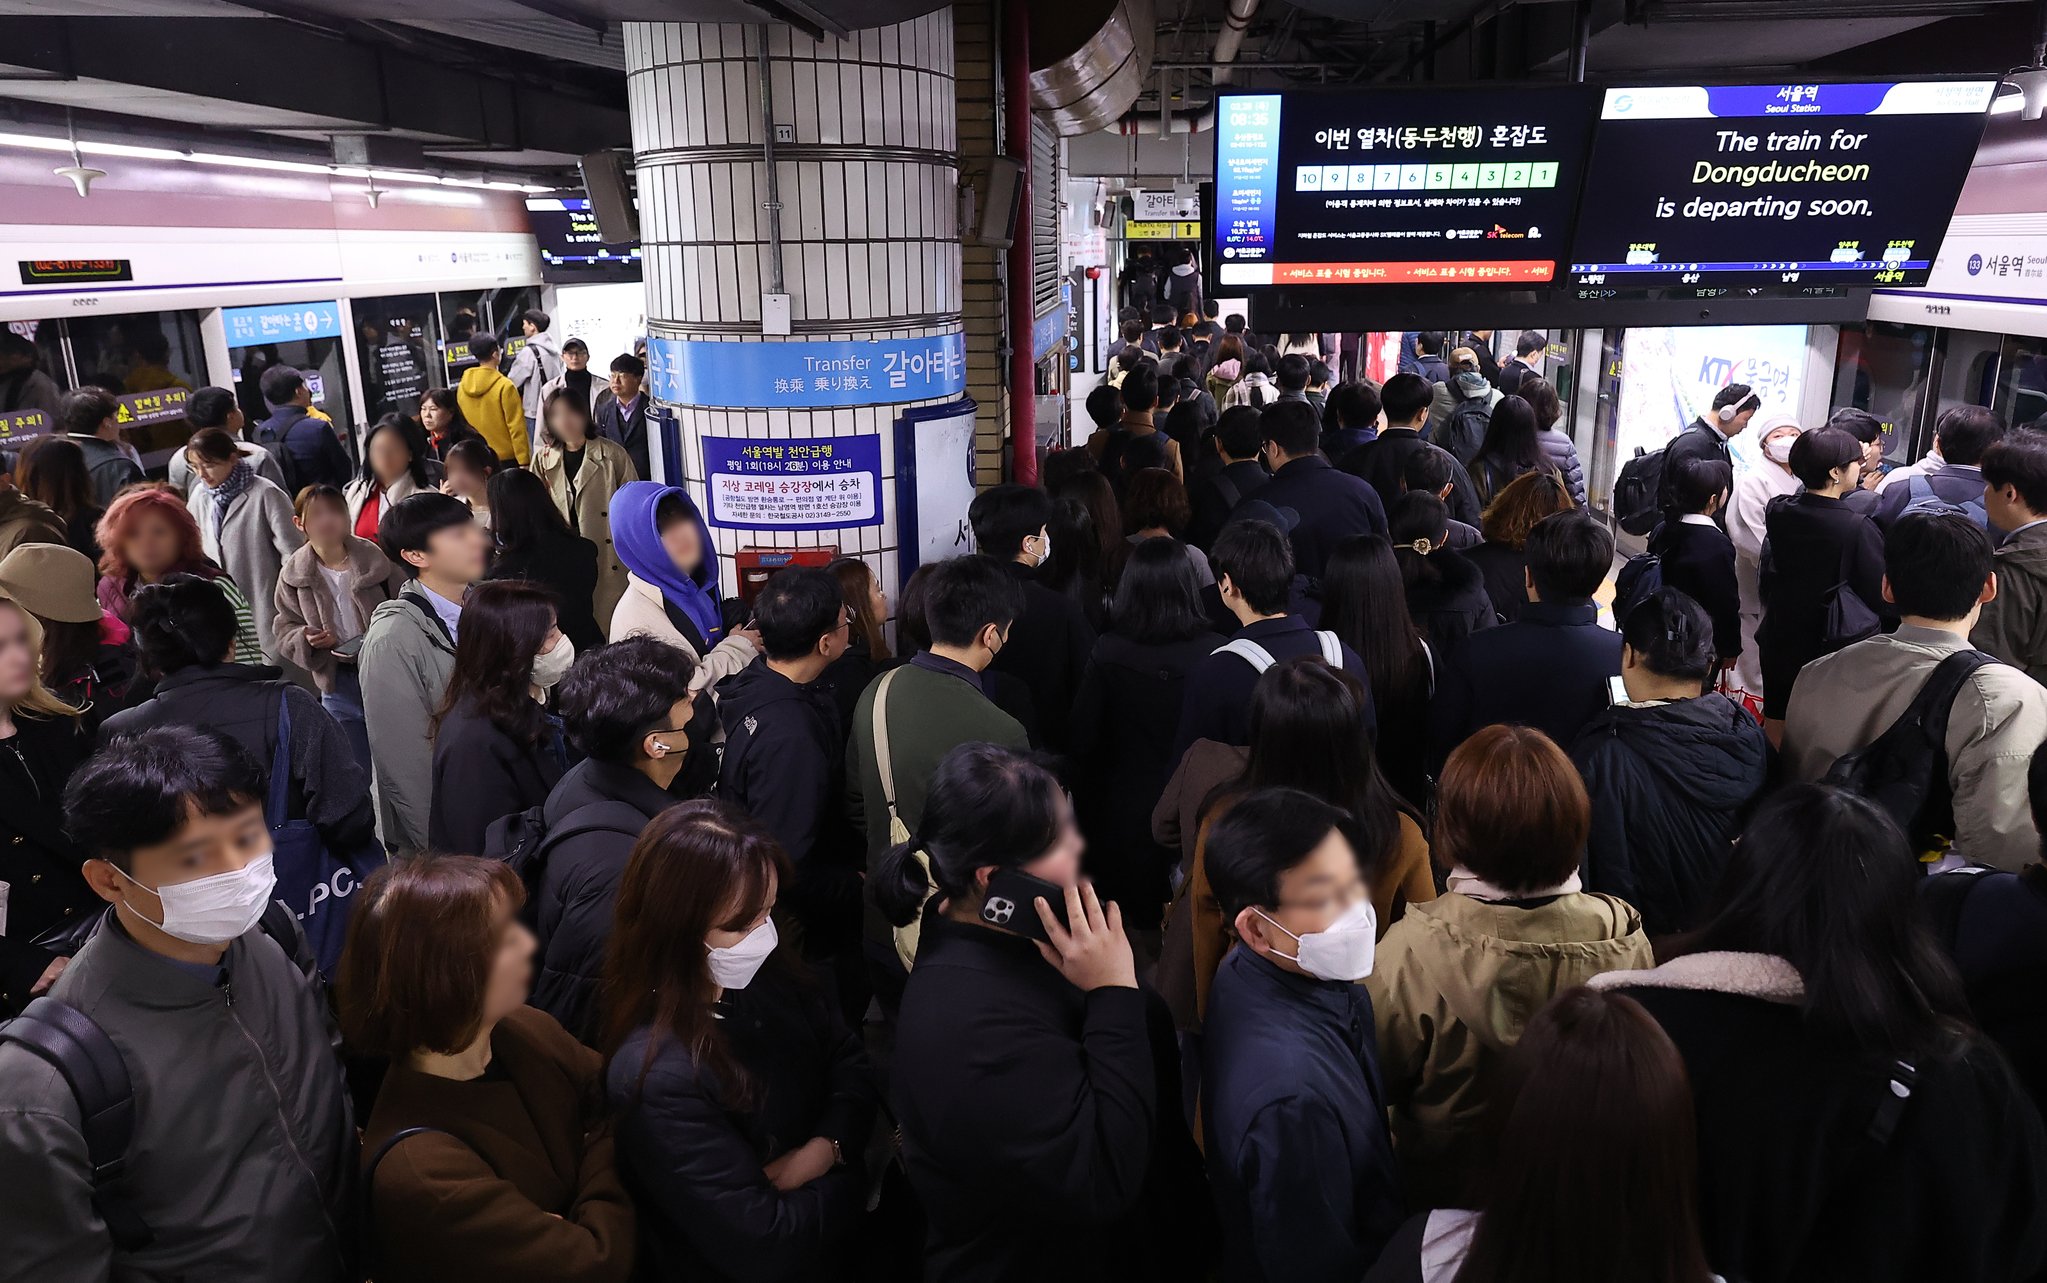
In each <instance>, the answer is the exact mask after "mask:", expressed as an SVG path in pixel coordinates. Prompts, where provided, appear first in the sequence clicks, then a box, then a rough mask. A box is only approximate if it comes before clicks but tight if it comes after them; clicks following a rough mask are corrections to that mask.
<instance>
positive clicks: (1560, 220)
mask: <svg viewBox="0 0 2047 1283" xmlns="http://www.w3.org/2000/svg"><path fill="white" fill-rule="evenodd" d="M1597 108H1598V96H1597V93H1596V91H1593V90H1589V89H1586V88H1584V87H1581V86H1553V87H1542V88H1517V89H1485V88H1475V89H1441V90H1437V89H1428V90H1384V91H1377V92H1361V93H1319V92H1317V93H1289V94H1226V95H1224V96H1222V97H1221V98H1220V99H1219V100H1218V101H1217V106H1216V131H1215V146H1216V160H1215V241H1216V243H1215V252H1216V262H1217V264H1218V266H1217V269H1216V277H1217V283H1218V284H1220V285H1225V286H1258V285H1357V284H1400V285H1417V284H1421V285H1427V284H1445V285H1447V284H1457V285H1505V284H1530V283H1532V284H1547V283H1549V282H1550V281H1552V280H1554V279H1555V278H1556V275H1557V270H1558V265H1559V261H1560V260H1561V259H1563V257H1564V255H1565V252H1566V250H1567V248H1568V247H1569V244H1570V223H1571V214H1572V211H1573V210H1574V209H1575V208H1576V206H1577V201H1578V184H1579V181H1580V179H1581V177H1582V173H1583V168H1584V158H1585V149H1586V145H1587V136H1588V135H1589V133H1590V132H1591V128H1592V119H1593V115H1594V113H1595V112H1596V110H1597Z"/></svg>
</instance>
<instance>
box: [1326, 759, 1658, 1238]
mask: <svg viewBox="0 0 2047 1283" xmlns="http://www.w3.org/2000/svg"><path fill="white" fill-rule="evenodd" d="M1591 824H1592V807H1591V803H1590V801H1589V800H1588V799H1587V798H1586V794H1585V785H1584V784H1583V782H1581V781H1580V779H1579V777H1578V772H1577V769H1576V768H1575V767H1573V766H1572V765H1571V759H1570V758H1568V757H1566V756H1565V755H1564V751H1563V750H1562V749H1560V748H1558V747H1557V746H1556V744H1555V743H1554V742H1552V741H1551V740H1550V738H1549V737H1548V736H1547V735H1544V734H1543V733H1542V732H1541V731H1538V730H1532V729H1530V728H1528V727H1525V726H1488V727H1486V728H1485V729H1484V730H1481V731H1479V732H1478V733H1477V734H1476V735H1473V736H1472V737H1471V738H1470V739H1468V740H1466V741H1465V742H1464V743H1463V744H1462V745H1461V746H1459V748H1458V749H1457V751H1456V752H1454V753H1452V754H1451V755H1450V760H1449V761H1448V762H1447V763H1446V764H1445V765H1444V767H1443V775H1442V779H1441V781H1440V783H1439V786H1438V792H1437V814H1436V827H1435V830H1434V833H1433V841H1434V846H1433V848H1432V849H1433V851H1434V853H1435V856H1436V860H1437V863H1438V864H1440V865H1442V866H1443V867H1444V868H1446V869H1448V870H1449V890H1448V892H1447V893H1446V894H1445V895H1444V896H1443V897H1442V898H1441V899H1438V900H1435V901H1433V902H1431V903H1428V904H1417V905H1413V906H1411V907H1410V908H1409V909H1408V911H1407V916H1406V917H1404V918H1402V919H1401V920H1400V921H1399V922H1397V923H1395V924H1394V925H1393V928H1392V929H1391V930H1390V931H1388V932H1387V933H1386V938H1385V939H1384V940H1382V941H1381V942H1380V944H1379V956H1378V960H1377V965H1376V966H1375V967H1374V969H1373V971H1372V975H1371V978H1370V979H1369V980H1368V981H1367V982H1366V987H1367V988H1368V989H1370V991H1371V995H1372V1009H1373V1015H1374V1018H1375V1020H1376V1023H1377V1025H1378V1030H1379V1063H1380V1066H1381V1068H1382V1069H1383V1070H1384V1072H1385V1081H1386V1095H1387V1103H1388V1105H1389V1106H1390V1107H1391V1110H1392V1117H1393V1135H1394V1138H1395V1139H1396V1140H1397V1141H1398V1142H1399V1146H1400V1158H1401V1168H1402V1170H1403V1171H1404V1173H1405V1174H1406V1176H1407V1194H1408V1201H1409V1202H1410V1203H1411V1204H1415V1205H1419V1206H1424V1207H1468V1206H1471V1205H1472V1203H1471V1200H1472V1199H1473V1198H1474V1197H1476V1196H1477V1194H1478V1193H1479V1192H1480V1191H1477V1190H1474V1189H1473V1185H1474V1183H1475V1182H1476V1180H1477V1179H1478V1178H1479V1177H1481V1176H1482V1175H1483V1173H1484V1172H1485V1171H1486V1170H1487V1168H1488V1166H1489V1163H1488V1161H1487V1152H1486V1139H1485V1132H1484V1128H1483V1126H1482V1125H1481V1119H1480V1115H1481V1113H1482V1112H1483V1109H1484V1105H1485V1102H1486V1100H1487V1099H1488V1098H1489V1097H1490V1096H1491V1094H1492V1091H1493V1088H1494V1086H1495V1084H1496V1082H1497V1080H1498V1076H1499V1074H1500V1072H1501V1069H1502V1067H1503V1066H1504V1065H1505V1063H1506V1053H1507V1051H1508V1050H1509V1049H1510V1048H1512V1047H1513V1045H1514V1043H1515V1042H1516V1041H1517V1040H1519V1038H1520V1037H1521V1031H1522V1029H1523V1028H1524V1027H1526V1025H1527V1024H1528V1021H1529V1019H1530V1018H1531V1017H1533V1016H1534V1015H1535V1013H1536V1012H1537V1011H1539V1010H1541V1009H1542V1005H1543V1004H1544V1003H1546V1002H1548V1001H1549V1000H1550V998H1551V997H1553V996H1554V995H1556V994H1557V993H1559V992H1561V991H1562V990H1564V989H1568V988H1570V987H1571V986H1572V985H1576V984H1583V983H1584V982H1585V981H1586V980H1589V979H1590V978H1592V977H1593V976H1595V975H1597V974H1599V973H1600V972H1603V971H1615V970H1627V969H1632V968H1639V967H1644V966H1648V965H1650V963H1651V962H1652V961H1653V955H1652V954H1651V952H1650V949H1649V939H1648V937H1647V936H1646V935H1645V934H1643V931H1642V919H1641V915H1639V914H1638V913H1636V912H1635V910H1634V909H1632V908H1630V907H1629V906H1628V905H1627V904H1626V903H1625V902H1623V901H1621V900H1618V899H1615V898H1614V897H1613V896H1610V895H1600V894H1595V893H1591V892H1586V891H1582V890H1580V889H1579V886H1580V884H1579V878H1578V864H1579V861H1580V859H1581V858H1582V856H1583V854H1584V851H1585V842H1586V838H1587V837H1588V835H1589V834H1590V831H1591Z"/></svg>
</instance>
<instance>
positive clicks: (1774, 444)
mask: <svg viewBox="0 0 2047 1283" xmlns="http://www.w3.org/2000/svg"><path fill="white" fill-rule="evenodd" d="M1797 443H1798V438H1797V437H1771V438H1770V439H1769V440H1768V441H1765V442H1763V453H1764V454H1765V455H1767V456H1769V458H1770V459H1771V460H1772V461H1773V462H1776V463H1789V462H1791V447H1792V446H1794V445H1796V444H1797Z"/></svg>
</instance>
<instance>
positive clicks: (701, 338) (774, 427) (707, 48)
mask: <svg viewBox="0 0 2047 1283" xmlns="http://www.w3.org/2000/svg"><path fill="white" fill-rule="evenodd" d="M762 39H765V40H766V41H767V55H768V72H769V78H770V89H769V97H770V100H771V102H772V116H773V123H774V124H775V125H776V126H779V127H781V128H779V129H778V130H777V131H776V133H777V134H778V135H779V136H771V137H770V139H769V140H768V141H770V142H772V145H773V150H774V166H775V175H776V182H777V185H778V187H779V197H780V201H781V205H782V214H781V242H782V245H781V255H782V263H783V279H784V287H783V288H784V291H785V292H786V293H787V294H788V295H789V296H790V323H789V330H790V333H789V334H787V335H786V336H782V335H771V334H763V332H762V296H763V294H764V293H767V292H769V291H770V290H771V289H772V285H771V284H770V282H771V279H772V270H771V264H772V258H773V253H774V251H773V247H772V244H771V234H770V227H769V214H768V211H767V210H766V209H764V208H763V206H764V203H765V202H766V201H767V199H768V195H767V194H768V165H767V161H766V159H765V155H764V148H763V141H764V140H763V137H762V135H763V124H762V113H761V89H760V65H759V61H758V59H759V49H760V46H759V42H760V41H761V40H762ZM625 56H626V73H627V92H628V102H629V106H630V108H631V113H632V131H633V150H634V152H635V153H636V154H637V161H638V170H639V180H638V187H639V206H640V220H641V238H642V245H643V247H644V263H645V276H646V283H647V324H648V330H649V335H650V339H651V340H652V343H651V345H650V354H649V355H650V364H656V365H657V366H658V363H659V361H660V359H661V355H660V354H661V353H662V352H664V351H665V352H675V351H680V350H683V349H682V348H681V347H678V346H677V345H674V344H669V345H668V346H666V347H664V343H663V341H664V340H679V341H683V343H684V344H686V345H688V350H689V351H691V352H693V353H695V354H696V356H697V358H698V362H699V367H698V369H699V377H697V378H695V379H694V380H691V379H683V378H675V377H669V378H666V379H664V378H663V377H661V373H662V372H661V371H660V370H659V369H658V368H657V370H656V371H655V373H654V375H653V376H652V377H650V383H649V387H650V390H651V391H652V393H653V395H654V397H655V400H656V402H657V404H661V405H663V406H665V407H666V408H667V409H668V410H669V411H670V412H671V413H672V414H673V415H674V416H675V418H676V420H677V422H678V425H679V429H680V431H679V433H678V434H676V444H677V445H678V446H679V451H678V454H679V457H678V458H675V459H665V460H663V461H662V462H661V463H660V464H659V465H657V466H658V467H660V468H661V470H662V471H664V472H665V473H666V475H667V476H668V478H670V479H675V480H678V481H679V483H680V484H683V485H685V486H687V487H688V489H689V490H690V492H691V493H692V495H693V496H695V497H696V499H697V500H698V502H699V504H700V505H703V506H704V510H705V512H706V515H707V516H708V515H709V514H710V512H711V508H710V506H709V503H708V495H707V493H706V480H705V478H706V451H705V445H704V443H705V441H706V439H707V438H709V439H718V438H735V437H736V438H749V439H752V440H755V441H759V442H762V443H765V444H767V445H769V446H774V445H775V444H776V443H782V442H796V443H804V444H805V445H806V446H808V445H809V443H813V442H817V441H822V440H827V439H830V438H836V437H852V436H861V435H878V436H879V437H880V451H881V454H880V458H881V474H882V475H881V491H882V498H883V502H882V503H881V509H882V514H883V521H882V523H881V524H880V525H875V526H860V527H847V528H837V529H829V528H828V529H822V530H812V531H795V530H788V529H770V530H748V529H729V528H718V527H716V526H714V527H713V538H714V540H715V542H716V543H717V546H718V549H719V551H720V552H721V553H724V554H730V553H732V552H735V551H737V550H738V549H740V548H742V547H745V546H747V545H777V546H782V547H791V546H794V547H816V546H819V545H825V544H837V545H838V546H839V547H840V549H841V550H842V551H844V552H847V553H855V554H860V555H862V556H865V557H866V558H867V560H868V561H869V562H870V563H871V564H872V565H873V566H874V568H875V569H876V571H877V572H878V573H879V574H880V575H881V577H882V582H883V586H884V589H885V590H886V591H887V592H888V593H889V595H890V598H891V599H892V600H893V599H894V597H895V596H896V593H897V589H898V587H899V585H898V584H897V583H896V582H895V576H896V557H895V556H894V555H893V554H894V551H895V549H896V546H897V527H896V512H895V507H896V503H895V499H896V495H895V474H896V460H895V421H896V416H897V415H898V414H900V413H901V412H902V411H903V410H904V409H905V408H907V407H908V406H911V405H928V404H936V403H939V402H943V401H946V400H950V399H953V398H954V397H955V396H957V395H958V393H956V392H946V393H945V394H943V395H939V396H933V395H930V383H929V380H928V379H918V378H913V379H911V380H909V381H908V382H907V383H906V385H905V386H904V387H902V388H900V389H894V388H890V387H889V386H888V384H889V383H890V380H889V379H888V377H887V376H886V375H884V374H882V372H881V370H880V367H879V365H878V364H877V367H876V368H875V369H874V371H873V372H871V373H869V374H867V375H865V376H860V375H855V376H851V380H850V384H849V385H848V386H845V387H843V389H842V388H841V386H840V385H841V384H842V383H845V382H846V381H847V378H848V376H845V375H840V374H827V375H820V376H818V377H817V378H816V379H813V380H812V383H813V386H809V387H804V388H801V389H790V388H788V387H787V386H786V381H785V380H784V379H782V378H779V377H777V378H773V379H768V380H765V382H766V383H767V384H768V385H770V386H768V387H767V389H766V390H765V391H764V392H761V393H759V394H754V393H751V392H749V393H746V394H743V395H741V394H734V393H732V392H731V390H730V388H729V387H721V389H720V391H719V393H718V394H717V395H711V394H709V388H710V385H711V384H712V382H713V381H714V380H713V378H712V377H703V376H705V375H711V376H715V375H716V374H717V373H718V371H717V369H716V367H715V366H713V367H705V366H703V364H702V358H703V355H704V353H705V352H706V351H707V349H706V348H704V347H702V346H698V345H700V344H704V343H729V344H732V345H734V352H733V354H732V356H733V361H732V366H731V368H739V366H741V365H744V364H745V363H746V362H748V361H750V360H754V359H755V358H766V359H768V360H769V361H771V362H774V361H775V360H776V359H777V358H781V359H787V358H789V357H790V356H791V354H790V353H787V352H782V353H755V352H743V351H740V350H739V349H740V348H741V347H743V346H750V345H759V344H783V343H787V344H798V345H805V344H820V343H827V342H839V343H853V344H862V345H864V344H867V343H870V342H873V343H876V348H875V351H876V352H877V353H879V352H880V351H882V349H883V348H884V347H886V346H890V345H893V344H895V343H897V342H899V341H904V340H928V341H929V342H928V343H926V344H923V345H921V346H920V345H918V344H915V343H912V344H911V345H910V346H911V347H912V348H916V349H917V350H919V351H934V350H943V351H947V352H949V353H952V354H955V359H957V353H958V352H959V351H960V348H959V346H958V345H959V342H960V340H959V337H958V336H959V335H960V333H961V320H960V315H961V298H960V239H959V227H958V221H959V219H958V187H959V162H958V146H959V144H958V139H957V131H956V126H955V114H954V86H953V26H952V15H951V11H950V10H949V9H940V10H938V11H937V12H935V13H931V14H928V15H926V16H925V17H922V18H917V19H913V20H911V21H908V22H904V23H900V24H898V25H896V26H892V27H881V28H877V29H872V30H866V31H857V32H854V33H853V34H852V35H850V36H848V37H847V38H845V39H843V40H825V41H814V40H811V39H810V38H809V37H808V36H805V35H803V34H802V33H800V32H796V31H793V30H791V29H790V28H788V27H786V26H781V25H775V24H771V25H767V26H752V25H739V24H731V23H725V24H717V23H639V22H628V23H626V24H625ZM807 350H812V351H821V350H823V349H814V348H813V349H807ZM714 355H716V356H719V357H722V356H723V355H724V354H723V353H714ZM863 378H864V380H865V382H864V383H863ZM824 380H829V381H830V383H831V384H832V387H831V388H829V389H825V388H820V387H818V386H815V384H816V383H818V382H822V381H824ZM800 381H801V380H799V382H800ZM961 381H962V382H963V377H962V379H961ZM700 390H701V391H700ZM920 393H921V395H920ZM896 398H900V399H896ZM819 399H824V400H826V401H830V402H832V403H831V404H826V405H816V404H814V403H815V402H816V401H818V400H819ZM798 400H807V401H810V402H812V403H813V404H811V405H805V406H798V405H795V404H794V402H796V401H798ZM778 401H779V402H783V404H777V402H778ZM735 402H743V403H735ZM859 402H867V403H865V404H860V403H859ZM877 402H878V403H877ZM713 444H714V449H715V450H718V451H721V452H722V451H728V450H729V449H730V447H728V446H726V445H724V444H723V443H722V442H718V441H716V440H714V443H713ZM724 562H725V578H726V582H725V584H724V588H725V591H726V592H728V593H730V592H733V591H735V590H736V580H735V578H734V574H733V570H732V560H731V558H730V557H729V556H727V557H725V559H724Z"/></svg>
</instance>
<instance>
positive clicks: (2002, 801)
mask: <svg viewBox="0 0 2047 1283" xmlns="http://www.w3.org/2000/svg"><path fill="white" fill-rule="evenodd" d="M1996 597H1997V578H1996V576H1995V575H1994V574H1992V563H1991V552H1990V536H1989V535H1988V534H1986V533H1985V532H1984V530H1983V528H1982V527H1981V526H1978V525H1977V524H1976V523H1975V522H1973V521H1971V520H1970V519H1969V518H1967V517H1964V516H1961V515H1958V514H1954V513H1942V514H1933V513H1923V512H1918V513H1908V514H1907V515H1905V516H1904V517H1901V518H1899V520H1898V522H1897V524H1896V525H1894V526H1892V527H1891V531H1890V534H1889V535H1887V536H1886V537H1885V539H1884V598H1885V600H1887V601H1890V602H1893V603H1895V604H1896V605H1897V608H1898V611H1899V613H1900V615H1901V616H1902V617H1903V618H1902V620H1901V622H1900V623H1899V625H1898V630H1897V631H1896V632H1894V633H1891V634H1890V635H1888V636H1877V637H1872V638H1870V639H1869V640H1868V641H1860V642H1857V643H1855V644H1854V645H1853V646H1849V647H1846V648H1844V649H1842V650H1837V651H1835V652H1834V653H1833V654H1831V655H1827V656H1824V657H1822V658H1820V659H1816V660H1814V661H1813V662H1812V663H1810V664H1807V665H1806V666H1805V667H1804V668H1803V669H1801V670H1799V674H1798V685H1797V686H1796V687H1794V688H1793V690H1792V692H1791V704H1790V707H1789V708H1787V709H1786V710H1785V715H1784V763H1785V769H1786V774H1787V775H1788V776H1789V777H1790V778H1791V779H1792V780H1794V781H1797V782H1799V783H1805V782H1809V781H1812V780H1818V779H1820V778H1822V777H1823V776H1825V775H1826V773H1827V771H1828V770H1829V768H1831V767H1832V766H1833V765H1834V761H1835V759H1837V758H1839V757H1840V756H1841V755H1842V754H1843V753H1849V752H1853V751H1854V750H1856V749H1859V748H1862V747H1864V746H1866V745H1868V744H1870V743H1872V742H1874V741H1875V739H1876V738H1877V736H1879V735H1882V734H1883V733H1884V732H1885V731H1887V730H1889V729H1890V727H1891V725H1892V724H1893V723H1895V722H1896V721H1897V720H1898V718H1899V717H1901V716H1903V715H1904V712H1905V710H1906V708H1907V707H1909V706H1910V705H1911V703H1912V701H1913V699H1914V698H1915V697H1917V696H1918V694H1919V690H1920V688H1921V687H1923V686H1924V685H1925V684H1926V681H1927V679H1928V678H1929V677H1931V676H1932V675H1933V670H1934V668H1935V667H1937V666H1938V665H1939V663H1940V661H1941V660H1943V659H1945V658H1947V657H1948V656H1949V655H1952V654H1954V653H1955V652H1956V651H1959V650H1964V649H1966V648H1967V647H1968V645H1969V633H1970V630H1971V629H1973V628H1974V627H1975V626H1976V620H1977V617H1978V616H1979V615H1980V614H1981V613H1982V610H1983V607H1984V606H1985V605H1987V604H1988V603H1990V602H1991V601H1994V600H1995V599H1996ZM2043 741H2047V690H2043V689H2042V688H2041V687H2040V684H2039V683H2038V682H2035V681H2033V680H2032V679H2031V678H2029V677H2027V676H2026V675H2025V674H2024V673H2022V672H2020V671H2018V670H2017V669H2016V668H2013V667H2011V666H2010V665H2008V664H2001V663H1994V664H1988V665H1985V666H1984V667H1982V668H1979V669H1977V670H1976V672H1975V673H1974V674H1973V675H1972V676H1971V677H1970V678H1969V680H1967V681H1966V682H1964V683H1962V688H1961V690H1960V691H1959V692H1958V693H1957V694H1956V695H1955V702H1954V705H1953V706H1952V708H1950V710H1949V712H1948V724H1947V745H1946V747H1947V773H1948V780H1947V782H1948V787H1949V788H1950V789H1951V790H1952V791H1953V795H1954V814H1955V834H1954V850H1955V854H1957V855H1959V856H1961V857H1962V858H1963V859H1965V860H1973V861H1976V862H1979V863H1982V864H1990V865H1995V866H1996V867H1998V868H2000V869H2007V870H2010V871H2011V872H2014V873H2016V872H2018V871H2019V870H2020V869H2023V868H2024V867H2025V866H2026V865H2028V864H2030V863H2032V862H2033V861H2034V860H2036V859H2038V858H2039V854H2040V834H2039V831H2038V830H2037V829H2035V828H2034V827H2033V814H2032V811H2031V809H2030V807H2029V806H2028V804H2027V800H2026V799H2027V797H2028V796H2029V792H2028V786H2027V780H2026V771H2027V768H2028V767H2029V766H2030V765H2031V764H2032V760H2033V753H2034V752H2035V751H2036V750H2037V749H2038V748H2039V747H2040V745H2041V743H2042V742H2043Z"/></svg>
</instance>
